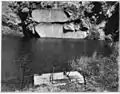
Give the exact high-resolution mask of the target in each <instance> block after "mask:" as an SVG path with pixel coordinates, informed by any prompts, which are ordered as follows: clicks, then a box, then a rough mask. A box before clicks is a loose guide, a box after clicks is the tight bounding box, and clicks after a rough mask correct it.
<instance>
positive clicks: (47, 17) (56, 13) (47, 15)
mask: <svg viewBox="0 0 120 94" xmlns="http://www.w3.org/2000/svg"><path fill="white" fill-rule="evenodd" d="M32 18H33V20H34V21H36V22H65V21H68V18H67V16H66V15H65V13H64V12H63V11H62V10H56V9H53V10H48V9H46V10H39V9H36V10H33V11H32Z"/></svg>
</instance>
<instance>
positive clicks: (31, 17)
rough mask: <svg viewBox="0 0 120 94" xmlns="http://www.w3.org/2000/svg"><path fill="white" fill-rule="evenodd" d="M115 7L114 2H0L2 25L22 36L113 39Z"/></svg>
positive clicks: (117, 18)
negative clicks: (20, 32)
mask: <svg viewBox="0 0 120 94" xmlns="http://www.w3.org/2000/svg"><path fill="white" fill-rule="evenodd" d="M118 7H119V3H118V2H77V1H76V2H2V25H3V26H7V27H8V28H11V29H15V30H18V31H22V32H23V35H24V36H25V37H54V38H80V39H81V38H83V39H93V40H106V39H107V40H115V41H116V40H118V38H119V36H118V35H119V34H118V33H119V30H118V27H119V26H118V25H119V16H118V15H119V8H118ZM43 24H44V25H43ZM39 26H40V27H39ZM47 26H48V27H47ZM112 26H113V27H112ZM46 28H49V30H48V29H46ZM56 32H58V34H57V33H56Z"/></svg>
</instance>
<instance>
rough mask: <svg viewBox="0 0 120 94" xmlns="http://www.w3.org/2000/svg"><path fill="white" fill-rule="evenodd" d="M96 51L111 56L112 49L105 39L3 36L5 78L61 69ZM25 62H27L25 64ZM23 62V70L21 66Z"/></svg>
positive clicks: (3, 70)
mask: <svg viewBox="0 0 120 94" xmlns="http://www.w3.org/2000/svg"><path fill="white" fill-rule="evenodd" d="M94 52H97V54H99V55H103V56H109V55H110V54H111V52H112V48H110V47H109V46H108V45H107V44H106V43H105V42H104V41H92V40H75V39H74V40H73V39H25V38H21V37H16V36H11V35H8V36H4V37H3V38H2V65H1V66H2V80H9V79H16V78H20V77H21V75H22V74H21V72H23V67H24V68H25V70H24V75H32V74H37V73H47V72H52V68H53V66H55V71H61V70H62V69H63V68H64V67H68V61H69V60H72V59H75V58H79V57H81V56H83V55H85V56H92V55H93V53H94ZM23 64H24V66H23ZM21 65H22V70H21V67H20V66H21Z"/></svg>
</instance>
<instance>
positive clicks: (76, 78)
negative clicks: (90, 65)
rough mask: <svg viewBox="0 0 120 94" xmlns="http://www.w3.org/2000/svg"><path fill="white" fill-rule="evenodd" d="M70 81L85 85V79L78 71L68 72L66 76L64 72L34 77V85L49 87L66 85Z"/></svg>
mask: <svg viewBox="0 0 120 94" xmlns="http://www.w3.org/2000/svg"><path fill="white" fill-rule="evenodd" d="M51 79H52V81H51ZM68 81H72V82H77V83H84V78H83V76H82V75H81V74H80V73H79V72H77V71H70V72H66V75H65V74H63V72H58V73H46V74H42V75H34V85H42V84H47V85H49V84H51V83H52V84H54V85H65V84H66V83H67V82H68Z"/></svg>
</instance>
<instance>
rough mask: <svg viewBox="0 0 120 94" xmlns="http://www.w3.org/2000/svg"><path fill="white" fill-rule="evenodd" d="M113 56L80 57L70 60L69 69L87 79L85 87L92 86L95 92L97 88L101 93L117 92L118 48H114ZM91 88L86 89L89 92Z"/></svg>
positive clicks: (94, 55)
mask: <svg viewBox="0 0 120 94" xmlns="http://www.w3.org/2000/svg"><path fill="white" fill-rule="evenodd" d="M114 49H115V50H114V52H113V54H111V55H110V56H109V57H102V56H97V55H96V53H94V54H93V57H86V56H83V57H80V58H77V59H75V60H72V61H71V62H70V63H71V67H72V68H73V69H74V70H77V71H79V72H80V73H82V74H83V75H84V76H85V77H86V79H87V86H88V85H89V84H91V85H93V86H92V87H93V88H94V90H95V91H97V89H98V88H100V90H102V91H117V90H118V62H117V57H118V47H117V45H116V46H115V48H114ZM90 88H91V87H87V89H88V90H89V89H90Z"/></svg>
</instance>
